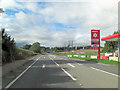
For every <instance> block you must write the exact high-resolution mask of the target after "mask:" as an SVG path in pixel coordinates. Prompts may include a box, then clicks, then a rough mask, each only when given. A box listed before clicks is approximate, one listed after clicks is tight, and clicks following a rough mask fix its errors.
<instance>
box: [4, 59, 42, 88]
mask: <svg viewBox="0 0 120 90" xmlns="http://www.w3.org/2000/svg"><path fill="white" fill-rule="evenodd" d="M39 58H40V57H39ZM39 58H38V59H37V60H36V61H34V62H33V63H32V64H31V65H30V66H28V68H26V69H25V70H24V71H23V72H22V73H21V74H20V75H19V76H17V77H16V78H15V79H14V80H13V81H12V82H10V83H9V84H8V85H7V86H6V87H5V88H9V87H10V86H11V85H12V84H13V83H15V82H16V81H17V80H18V79H19V78H20V77H21V76H22V75H23V74H24V73H25V72H26V71H27V70H28V69H29V68H30V67H31V66H32V65H33V64H35V63H36V62H37V61H38V60H39Z"/></svg>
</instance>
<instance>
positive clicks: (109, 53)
mask: <svg viewBox="0 0 120 90" xmlns="http://www.w3.org/2000/svg"><path fill="white" fill-rule="evenodd" d="M112 55H113V54H112V53H111V52H106V53H105V56H108V57H109V56H112Z"/></svg>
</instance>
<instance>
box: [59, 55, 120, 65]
mask: <svg viewBox="0 0 120 90" xmlns="http://www.w3.org/2000/svg"><path fill="white" fill-rule="evenodd" d="M57 55H60V56H67V55H68V54H57ZM69 55H72V54H69ZM70 58H75V59H80V60H86V61H90V62H96V63H103V64H110V65H120V62H117V61H113V60H104V59H91V58H81V57H74V56H73V57H70Z"/></svg>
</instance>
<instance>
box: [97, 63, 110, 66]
mask: <svg viewBox="0 0 120 90" xmlns="http://www.w3.org/2000/svg"><path fill="white" fill-rule="evenodd" d="M97 64H99V65H105V66H110V65H107V64H102V63H97Z"/></svg>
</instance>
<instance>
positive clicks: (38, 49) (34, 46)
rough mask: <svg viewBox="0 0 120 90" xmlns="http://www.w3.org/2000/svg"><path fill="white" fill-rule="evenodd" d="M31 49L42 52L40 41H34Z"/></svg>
mask: <svg viewBox="0 0 120 90" xmlns="http://www.w3.org/2000/svg"><path fill="white" fill-rule="evenodd" d="M30 50H31V51H34V52H36V53H40V43H39V42H35V43H33V44H32V46H31V47H30Z"/></svg>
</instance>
